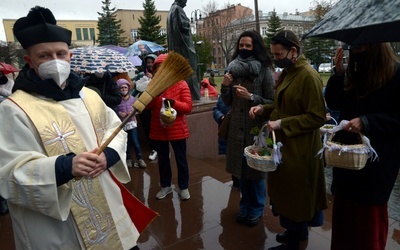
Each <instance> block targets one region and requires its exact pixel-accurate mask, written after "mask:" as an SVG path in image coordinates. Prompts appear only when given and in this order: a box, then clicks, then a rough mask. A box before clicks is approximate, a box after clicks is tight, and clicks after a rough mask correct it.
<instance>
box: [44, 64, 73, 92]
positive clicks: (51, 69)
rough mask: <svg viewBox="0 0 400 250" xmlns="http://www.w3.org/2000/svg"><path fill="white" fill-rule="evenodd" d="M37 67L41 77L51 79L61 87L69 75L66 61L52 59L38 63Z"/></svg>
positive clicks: (69, 68)
mask: <svg viewBox="0 0 400 250" xmlns="http://www.w3.org/2000/svg"><path fill="white" fill-rule="evenodd" d="M38 69H39V76H40V77H41V78H42V79H53V80H54V81H55V82H56V83H57V84H58V86H60V87H61V84H63V83H64V82H65V80H67V78H68V76H69V73H70V71H71V66H70V64H69V62H67V61H64V60H58V59H54V60H51V61H48V62H44V63H42V64H40V65H39V67H38Z"/></svg>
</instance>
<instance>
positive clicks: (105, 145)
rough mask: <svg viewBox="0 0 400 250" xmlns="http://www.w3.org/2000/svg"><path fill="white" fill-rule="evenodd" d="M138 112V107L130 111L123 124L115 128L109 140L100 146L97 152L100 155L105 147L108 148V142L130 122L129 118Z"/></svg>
mask: <svg viewBox="0 0 400 250" xmlns="http://www.w3.org/2000/svg"><path fill="white" fill-rule="evenodd" d="M136 113H137V111H136V109H133V110H132V112H130V113H129V115H128V116H127V117H125V119H124V120H123V121H122V122H121V124H120V125H119V126H118V128H116V129H115V130H114V132H113V133H112V134H111V135H110V137H108V138H107V140H106V141H105V142H104V143H103V144H102V145H101V146H100V148H99V149H98V150H97V152H96V154H97V155H100V154H101V153H102V152H103V151H104V149H106V148H107V146H108V144H110V142H111V141H112V140H113V139H114V138H115V136H117V134H118V133H119V132H120V131H121V129H122V128H123V127H124V126H125V125H126V124H127V123H128V122H129V120H130V119H131V118H132V117H133V116H135V115H136Z"/></svg>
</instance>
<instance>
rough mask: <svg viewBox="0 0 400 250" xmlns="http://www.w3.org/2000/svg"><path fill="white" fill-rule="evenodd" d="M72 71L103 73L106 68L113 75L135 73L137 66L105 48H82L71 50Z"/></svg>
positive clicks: (119, 54)
mask: <svg viewBox="0 0 400 250" xmlns="http://www.w3.org/2000/svg"><path fill="white" fill-rule="evenodd" d="M71 52H72V58H71V69H72V70H73V71H75V72H85V73H94V72H96V71H97V72H103V71H106V68H107V69H108V70H109V71H110V72H111V73H124V72H129V71H134V70H135V66H134V65H133V64H132V62H131V61H130V60H129V59H128V58H127V57H126V56H124V55H122V54H121V53H119V52H117V51H115V50H112V49H107V48H104V47H93V46H90V47H80V48H75V49H71Z"/></svg>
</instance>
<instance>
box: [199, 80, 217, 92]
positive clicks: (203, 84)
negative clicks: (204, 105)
mask: <svg viewBox="0 0 400 250" xmlns="http://www.w3.org/2000/svg"><path fill="white" fill-rule="evenodd" d="M206 89H208V96H218V92H217V90H216V89H215V88H214V87H213V86H212V85H211V83H210V80H208V79H207V78H204V79H203V80H202V81H201V89H200V95H201V96H206V95H205V92H206Z"/></svg>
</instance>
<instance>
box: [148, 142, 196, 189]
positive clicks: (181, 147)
mask: <svg viewBox="0 0 400 250" xmlns="http://www.w3.org/2000/svg"><path fill="white" fill-rule="evenodd" d="M170 143H171V146H172V149H173V150H174V154H175V160H176V166H177V168H178V185H179V188H180V189H181V190H183V189H187V188H188V186H189V166H188V162H187V158H186V139H181V140H174V141H155V146H156V151H157V153H158V171H159V173H160V184H161V187H163V188H165V187H169V186H171V179H172V171H171V162H170V159H169V144H170Z"/></svg>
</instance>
